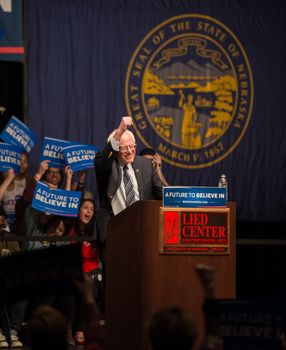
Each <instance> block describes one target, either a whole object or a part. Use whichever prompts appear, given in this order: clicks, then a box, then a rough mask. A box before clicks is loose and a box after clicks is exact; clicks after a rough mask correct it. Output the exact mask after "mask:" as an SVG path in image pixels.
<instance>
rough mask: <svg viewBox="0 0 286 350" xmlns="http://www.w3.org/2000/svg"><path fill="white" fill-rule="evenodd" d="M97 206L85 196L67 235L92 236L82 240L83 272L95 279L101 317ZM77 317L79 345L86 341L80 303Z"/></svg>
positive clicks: (101, 292)
mask: <svg viewBox="0 0 286 350" xmlns="http://www.w3.org/2000/svg"><path fill="white" fill-rule="evenodd" d="M94 219H95V206H94V202H93V200H92V199H90V198H83V199H82V201H81V204H80V208H79V214H78V217H77V218H76V219H74V220H73V221H72V223H71V225H70V228H69V229H68V232H67V235H68V236H70V237H80V236H82V237H90V240H83V242H81V250H82V256H83V272H84V273H85V274H86V275H88V276H90V277H91V279H92V281H93V296H94V299H95V300H96V302H97V304H98V306H99V310H100V314H101V317H103V314H104V291H103V281H102V264H101V260H100V254H99V245H98V242H97V241H96V237H95V231H94V221H95V220H94ZM77 307H78V308H77V309H78V312H76V316H77V318H76V319H75V322H74V327H75V330H76V331H75V341H76V343H77V344H78V345H82V344H83V343H84V341H85V335H84V332H83V330H84V328H85V327H84V317H83V314H82V309H83V308H82V305H81V303H78V305H77Z"/></svg>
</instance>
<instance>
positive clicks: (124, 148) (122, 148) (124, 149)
mask: <svg viewBox="0 0 286 350" xmlns="http://www.w3.org/2000/svg"><path fill="white" fill-rule="evenodd" d="M135 149H136V145H130V146H120V147H119V151H120V152H121V153H126V152H128V151H130V152H134V151H135Z"/></svg>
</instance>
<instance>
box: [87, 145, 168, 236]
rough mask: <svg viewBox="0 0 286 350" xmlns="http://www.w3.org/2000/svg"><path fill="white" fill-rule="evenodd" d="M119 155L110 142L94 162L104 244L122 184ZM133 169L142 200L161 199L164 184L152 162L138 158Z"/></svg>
mask: <svg viewBox="0 0 286 350" xmlns="http://www.w3.org/2000/svg"><path fill="white" fill-rule="evenodd" d="M117 155H118V152H116V151H114V150H113V148H112V146H111V143H110V142H109V143H108V144H107V145H106V147H105V148H104V149H103V150H102V151H101V152H98V153H97V154H96V156H95V161H94V165H95V174H96V182H97V190H98V194H99V202H100V208H99V211H98V213H97V223H98V231H99V236H100V240H101V242H104V240H105V238H106V229H107V223H108V220H109V219H110V218H111V217H112V216H113V212H112V208H111V200H112V198H113V196H114V195H115V193H116V191H117V189H118V188H119V186H120V183H121V171H120V165H119V163H118V160H117ZM132 167H133V169H134V173H135V176H136V179H137V184H138V190H139V198H140V200H148V199H161V198H162V186H163V184H162V182H161V181H160V179H159V177H158V175H157V173H156V170H155V169H154V167H153V166H152V162H151V160H150V159H146V158H144V157H140V156H136V157H135V159H134V162H133V163H132Z"/></svg>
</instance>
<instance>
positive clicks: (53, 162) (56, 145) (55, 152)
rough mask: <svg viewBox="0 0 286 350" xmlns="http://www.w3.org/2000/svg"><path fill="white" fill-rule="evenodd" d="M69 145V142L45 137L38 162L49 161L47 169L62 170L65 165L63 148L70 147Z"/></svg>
mask: <svg viewBox="0 0 286 350" xmlns="http://www.w3.org/2000/svg"><path fill="white" fill-rule="evenodd" d="M71 144H72V143H71V142H69V141H64V140H59V139H53V138H51V137H45V138H44V142H43V146H42V155H41V158H40V162H42V161H43V160H49V161H50V163H49V167H54V168H60V169H63V168H64V167H65V165H66V164H65V158H64V153H63V148H65V147H67V146H70V145H71Z"/></svg>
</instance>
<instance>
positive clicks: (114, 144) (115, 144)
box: [110, 137, 119, 152]
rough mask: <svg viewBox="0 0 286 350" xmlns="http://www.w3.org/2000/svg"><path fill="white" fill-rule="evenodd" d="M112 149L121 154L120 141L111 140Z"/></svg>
mask: <svg viewBox="0 0 286 350" xmlns="http://www.w3.org/2000/svg"><path fill="white" fill-rule="evenodd" d="M110 143H111V147H112V148H113V149H114V151H116V152H119V141H117V140H115V139H114V138H113V137H111V139H110Z"/></svg>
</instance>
